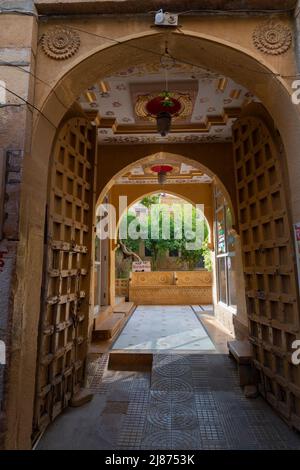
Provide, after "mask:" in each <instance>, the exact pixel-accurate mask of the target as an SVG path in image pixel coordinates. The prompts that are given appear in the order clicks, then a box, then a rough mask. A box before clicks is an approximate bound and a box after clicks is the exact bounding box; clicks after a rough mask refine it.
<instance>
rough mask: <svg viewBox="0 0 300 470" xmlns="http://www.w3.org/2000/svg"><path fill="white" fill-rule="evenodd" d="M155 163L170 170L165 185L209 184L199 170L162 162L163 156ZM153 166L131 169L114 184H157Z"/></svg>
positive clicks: (184, 164)
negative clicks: (165, 165)
mask: <svg viewBox="0 0 300 470" xmlns="http://www.w3.org/2000/svg"><path fill="white" fill-rule="evenodd" d="M157 162H158V163H160V164H167V165H168V166H170V168H172V169H171V170H170V171H169V172H168V173H167V180H166V182H165V184H182V183H191V184H193V183H198V184H199V183H202V184H203V183H211V182H212V179H211V178H210V177H209V176H208V175H206V174H205V173H203V172H201V171H200V170H199V168H195V167H193V166H192V165H188V164H186V163H180V162H178V161H172V160H171V159H166V160H164V158H163V154H162V155H159V154H158V155H157ZM153 168H155V165H153V162H152V163H145V164H139V165H136V166H135V167H133V168H132V169H131V170H130V171H129V172H128V173H125V174H124V175H122V176H121V177H120V178H118V180H117V181H116V184H158V178H157V172H156V171H154V170H153Z"/></svg>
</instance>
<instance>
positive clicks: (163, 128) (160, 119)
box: [156, 111, 172, 137]
mask: <svg viewBox="0 0 300 470" xmlns="http://www.w3.org/2000/svg"><path fill="white" fill-rule="evenodd" d="M171 122H172V116H171V114H170V113H167V112H166V111H163V112H161V113H159V114H158V115H157V116H156V124H157V130H158V132H159V133H160V135H161V136H162V137H165V136H166V135H167V134H168V133H169V132H170V129H171Z"/></svg>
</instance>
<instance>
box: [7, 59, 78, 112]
mask: <svg viewBox="0 0 300 470" xmlns="http://www.w3.org/2000/svg"><path fill="white" fill-rule="evenodd" d="M1 65H5V66H7V67H15V68H17V69H18V70H21V71H22V72H25V73H27V74H28V75H30V76H32V77H33V78H34V79H36V80H38V81H39V82H41V83H43V84H44V85H46V86H47V87H49V88H50V90H51V91H53V93H54V96H55V97H56V99H57V101H59V103H60V104H61V105H62V106H63V107H64V108H65V109H66V110H67V111H68V109H69V108H68V106H66V105H65V104H64V102H63V101H62V100H61V99H60V97H59V96H58V94H57V93H56V91H55V90H54V88H53V87H52V86H51V85H50V84H49V83H48V82H46V81H45V80H43V79H42V78H40V77H38V76H37V75H35V73H33V72H31V70H27V69H25V68H24V67H21V66H20V65H17V64H14V63H12V62H7V61H6V60H4V59H1V58H0V66H1Z"/></svg>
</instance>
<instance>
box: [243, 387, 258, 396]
mask: <svg viewBox="0 0 300 470" xmlns="http://www.w3.org/2000/svg"><path fill="white" fill-rule="evenodd" d="M244 395H245V397H246V398H257V397H258V389H257V387H256V385H246V386H245V388H244Z"/></svg>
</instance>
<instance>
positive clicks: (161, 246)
mask: <svg viewBox="0 0 300 470" xmlns="http://www.w3.org/2000/svg"><path fill="white" fill-rule="evenodd" d="M159 199H160V197H159V196H158V195H155V196H147V197H145V198H144V199H142V201H141V203H142V204H143V205H144V206H145V207H147V208H148V214H147V215H146V214H145V215H144V219H143V222H142V223H144V224H145V227H144V229H145V230H148V237H147V239H145V240H144V243H145V247H146V248H147V249H148V250H150V251H151V253H152V267H153V269H154V270H155V269H157V265H158V260H159V258H160V257H161V256H163V255H164V254H166V253H167V252H168V251H171V250H178V251H179V252H180V259H179V260H178V262H179V264H184V263H186V264H187V265H188V267H189V269H190V270H192V269H194V268H195V267H196V266H197V264H198V263H199V262H200V261H201V260H202V259H204V265H205V268H206V269H208V270H211V269H212V261H211V254H210V250H209V248H208V241H207V240H208V226H207V223H206V221H204V220H203V221H201V223H202V224H204V226H203V227H202V229H203V235H204V237H203V243H202V245H201V246H200V247H199V248H197V249H188V248H187V243H193V242H194V241H195V240H193V239H192V238H190V237H189V234H188V233H184V230H183V225H182V237H181V238H180V239H178V238H177V236H178V234H177V233H175V220H174V213H173V212H170V213H169V216H170V233H169V234H168V238H167V239H164V238H163V228H164V226H163V214H164V210H163V209H162V207H160V206H159ZM153 204H158V209H159V213H158V214H155V213H152V211H151V206H152V205H153ZM152 217H153V220H152ZM134 220H137V217H136V216H135V215H134V214H128V215H127V230H128V227H129V224H130V223H131V222H133V221H134ZM196 223H197V213H196V208H194V207H193V210H192V219H191V227H190V229H191V230H192V231H193V232H195V230H196ZM153 225H155V226H156V228H157V234H158V237H153V232H152V231H151V227H153ZM137 228H138V230H141V227H140V224H137ZM127 234H128V232H127ZM141 239H142V238H138V239H137V240H133V239H132V238H130V237H129V234H128V238H127V239H124V240H122V241H123V243H124V244H125V245H126V247H127V248H129V249H130V250H132V251H134V252H135V253H138V251H139V245H140V243H141Z"/></svg>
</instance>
